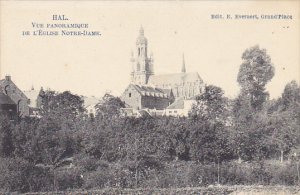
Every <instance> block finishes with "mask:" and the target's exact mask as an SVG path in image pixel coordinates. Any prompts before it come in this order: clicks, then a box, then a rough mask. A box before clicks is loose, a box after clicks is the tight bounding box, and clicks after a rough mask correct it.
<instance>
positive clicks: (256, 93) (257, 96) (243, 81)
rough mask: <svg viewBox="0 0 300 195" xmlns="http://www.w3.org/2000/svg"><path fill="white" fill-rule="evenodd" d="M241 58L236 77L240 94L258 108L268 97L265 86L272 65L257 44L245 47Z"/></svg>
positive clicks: (269, 76)
mask: <svg viewBox="0 0 300 195" xmlns="http://www.w3.org/2000/svg"><path fill="white" fill-rule="evenodd" d="M242 59H243V63H242V64H241V66H240V70H239V73H238V77H237V81H238V83H239V84H240V86H241V94H242V95H243V96H246V97H249V98H250V102H251V106H252V107H253V108H254V109H258V110H259V109H261V108H262V104H263V103H264V102H265V100H266V98H267V97H268V93H267V92H266V91H265V86H266V84H267V83H268V82H269V81H270V80H271V79H272V78H273V76H274V66H273V64H272V62H271V58H270V56H269V55H268V54H267V52H266V50H265V49H260V48H259V46H254V47H251V48H249V49H247V50H246V51H245V52H244V53H243V55H242Z"/></svg>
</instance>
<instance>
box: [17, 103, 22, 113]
mask: <svg viewBox="0 0 300 195" xmlns="http://www.w3.org/2000/svg"><path fill="white" fill-rule="evenodd" d="M17 106H18V107H17V111H18V114H20V113H21V100H19V101H18V105H17Z"/></svg>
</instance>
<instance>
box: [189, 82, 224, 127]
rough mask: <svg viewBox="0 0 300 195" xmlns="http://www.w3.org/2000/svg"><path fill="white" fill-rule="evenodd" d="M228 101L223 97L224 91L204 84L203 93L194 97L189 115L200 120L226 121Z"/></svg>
mask: <svg viewBox="0 0 300 195" xmlns="http://www.w3.org/2000/svg"><path fill="white" fill-rule="evenodd" d="M228 103H229V101H228V99H227V98H226V97H224V91H223V90H222V89H221V88H220V87H216V86H213V85H208V86H205V89H204V93H202V94H201V95H198V96H197V97H196V104H194V105H193V107H192V109H191V111H190V113H189V116H190V118H198V119H201V120H215V121H222V122H224V123H225V122H226V120H228V116H229V115H228V114H229V104H228Z"/></svg>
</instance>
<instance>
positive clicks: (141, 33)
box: [140, 25, 144, 36]
mask: <svg viewBox="0 0 300 195" xmlns="http://www.w3.org/2000/svg"><path fill="white" fill-rule="evenodd" d="M140 36H144V28H143V26H142V25H141V28H140Z"/></svg>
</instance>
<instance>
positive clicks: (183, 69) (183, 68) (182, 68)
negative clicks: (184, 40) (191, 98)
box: [181, 53, 186, 73]
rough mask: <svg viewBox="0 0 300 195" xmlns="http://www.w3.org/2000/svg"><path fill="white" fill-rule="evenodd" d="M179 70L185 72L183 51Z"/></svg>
mask: <svg viewBox="0 0 300 195" xmlns="http://www.w3.org/2000/svg"><path fill="white" fill-rule="evenodd" d="M181 72H182V73H185V72H186V70H185V60H184V53H183V54H182V67H181Z"/></svg>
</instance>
